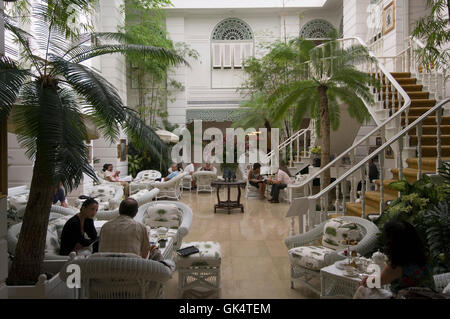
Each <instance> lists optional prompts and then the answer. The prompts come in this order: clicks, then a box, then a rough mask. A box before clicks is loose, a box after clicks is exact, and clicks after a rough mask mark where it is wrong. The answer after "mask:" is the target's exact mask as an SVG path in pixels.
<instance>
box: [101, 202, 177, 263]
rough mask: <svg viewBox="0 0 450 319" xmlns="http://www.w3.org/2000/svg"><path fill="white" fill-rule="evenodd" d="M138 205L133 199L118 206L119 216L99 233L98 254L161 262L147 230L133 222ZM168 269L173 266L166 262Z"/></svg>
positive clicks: (106, 224)
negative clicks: (105, 253)
mask: <svg viewBox="0 0 450 319" xmlns="http://www.w3.org/2000/svg"><path fill="white" fill-rule="evenodd" d="M138 206H139V205H138V203H137V201H136V200H135V199H133V198H127V199H124V200H123V201H122V202H121V203H120V206H119V216H117V217H116V218H114V219H112V220H110V221H108V222H106V223H105V224H104V225H103V227H102V229H101V232H100V239H99V252H108V253H130V254H135V255H138V256H141V257H142V258H145V259H147V258H148V259H152V260H156V261H163V260H164V258H163V256H162V255H161V252H160V250H159V249H158V247H157V246H156V245H150V239H149V237H148V232H147V228H146V227H145V225H144V224H142V223H140V222H137V221H135V220H134V217H135V216H136V214H137V213H138ZM164 264H165V265H166V266H168V267H170V268H171V267H172V266H173V265H172V264H171V263H170V262H169V263H167V261H165V262H164Z"/></svg>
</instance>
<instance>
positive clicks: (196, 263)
mask: <svg viewBox="0 0 450 319" xmlns="http://www.w3.org/2000/svg"><path fill="white" fill-rule="evenodd" d="M189 246H195V247H197V248H198V250H199V252H198V253H196V254H192V255H189V256H186V257H181V256H178V255H177V256H176V257H175V262H176V264H177V267H178V268H180V267H181V268H187V267H219V266H220V263H221V261H222V252H221V250H220V244H219V243H218V242H214V241H203V242H190V243H183V244H182V245H181V247H180V248H185V247H189Z"/></svg>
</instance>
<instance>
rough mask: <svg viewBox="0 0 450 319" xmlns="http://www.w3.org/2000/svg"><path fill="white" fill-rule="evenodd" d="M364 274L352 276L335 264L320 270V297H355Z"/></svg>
mask: <svg viewBox="0 0 450 319" xmlns="http://www.w3.org/2000/svg"><path fill="white" fill-rule="evenodd" d="M362 277H363V275H361V274H360V275H358V276H355V277H350V276H346V275H344V271H343V270H340V269H338V268H337V267H336V266H335V264H333V265H331V266H327V267H324V268H322V269H321V270H320V284H321V289H320V298H353V295H354V294H355V292H356V288H358V286H359V283H360V282H361V279H362Z"/></svg>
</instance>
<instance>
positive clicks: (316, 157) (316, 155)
mask: <svg viewBox="0 0 450 319" xmlns="http://www.w3.org/2000/svg"><path fill="white" fill-rule="evenodd" d="M321 153H322V149H321V148H320V146H318V145H315V146H314V147H313V148H312V149H311V155H312V158H313V166H314V167H320V154H321Z"/></svg>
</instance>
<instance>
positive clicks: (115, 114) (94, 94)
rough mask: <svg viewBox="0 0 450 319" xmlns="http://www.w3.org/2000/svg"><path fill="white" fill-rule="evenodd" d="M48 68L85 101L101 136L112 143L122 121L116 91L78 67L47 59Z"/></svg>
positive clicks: (59, 59) (90, 71) (94, 75)
mask: <svg viewBox="0 0 450 319" xmlns="http://www.w3.org/2000/svg"><path fill="white" fill-rule="evenodd" d="M50 66H51V67H52V68H53V70H54V73H56V74H57V75H61V76H62V77H64V79H65V81H66V82H67V83H68V84H69V85H71V86H72V87H73V89H74V90H75V91H76V92H77V93H78V94H79V95H80V96H82V97H83V98H85V99H86V101H87V103H88V104H89V105H88V110H87V113H88V114H89V115H90V116H91V117H92V120H93V122H94V123H95V124H96V125H97V127H98V128H99V130H100V131H101V132H102V133H103V135H104V136H105V137H106V138H107V139H108V140H109V141H110V142H113V141H114V140H116V139H117V137H118V134H119V131H120V130H119V126H118V124H123V123H125V121H126V114H125V112H124V109H123V103H122V99H121V98H120V96H119V94H118V92H117V90H116V88H114V86H112V85H111V84H110V83H109V82H108V81H107V80H106V79H105V78H104V77H102V76H101V75H100V74H98V73H97V72H95V71H93V70H91V69H90V68H89V67H87V66H84V65H82V64H77V63H71V62H68V61H66V60H63V59H61V58H60V57H57V56H50Z"/></svg>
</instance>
